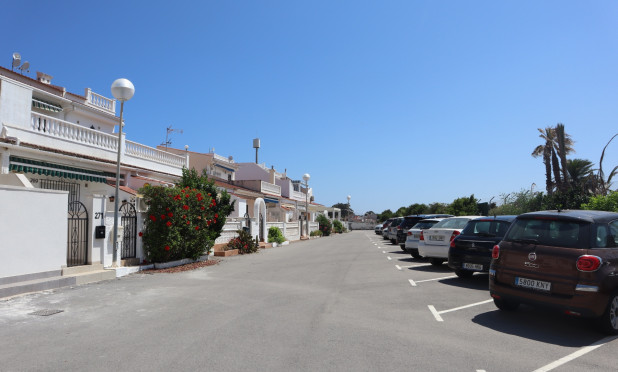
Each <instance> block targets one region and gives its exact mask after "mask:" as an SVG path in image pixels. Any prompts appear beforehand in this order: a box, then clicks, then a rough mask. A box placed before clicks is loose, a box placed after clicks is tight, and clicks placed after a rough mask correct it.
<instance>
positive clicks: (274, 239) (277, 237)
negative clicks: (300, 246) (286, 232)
mask: <svg viewBox="0 0 618 372" xmlns="http://www.w3.org/2000/svg"><path fill="white" fill-rule="evenodd" d="M284 241H285V237H284V236H283V234H282V233H281V230H279V228H278V227H277V226H271V227H270V228H269V229H268V242H269V243H278V244H281V243H283V242H284Z"/></svg>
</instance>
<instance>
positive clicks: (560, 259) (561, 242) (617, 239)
mask: <svg viewBox="0 0 618 372" xmlns="http://www.w3.org/2000/svg"><path fill="white" fill-rule="evenodd" d="M617 272H618V213H615V212H601V211H583V210H564V211H560V210H559V211H541V212H532V213H525V214H522V215H520V216H518V217H517V219H515V221H514V222H513V223H512V224H511V227H510V229H509V230H508V231H507V233H506V235H505V236H504V238H503V239H502V241H501V242H500V243H499V244H498V245H496V246H495V247H494V248H493V252H492V261H491V267H490V270H489V293H490V294H491V297H493V299H494V303H495V304H496V306H497V307H498V308H499V309H500V310H515V309H516V308H517V307H518V305H519V304H520V303H526V304H530V305H539V306H547V307H551V308H555V309H558V310H561V311H563V312H565V313H566V314H570V315H575V316H583V317H594V318H597V321H598V324H599V326H600V327H601V329H602V330H603V331H604V332H606V333H609V334H618V276H616V273H617Z"/></svg>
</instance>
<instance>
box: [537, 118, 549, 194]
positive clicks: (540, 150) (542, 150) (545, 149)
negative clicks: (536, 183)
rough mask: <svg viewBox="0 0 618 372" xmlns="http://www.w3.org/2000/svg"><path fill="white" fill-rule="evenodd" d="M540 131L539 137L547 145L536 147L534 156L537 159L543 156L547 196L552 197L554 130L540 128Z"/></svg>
mask: <svg viewBox="0 0 618 372" xmlns="http://www.w3.org/2000/svg"><path fill="white" fill-rule="evenodd" d="M538 130H539V132H540V133H541V134H539V137H541V138H542V139H543V140H544V141H545V143H544V144H542V145H538V146H537V147H535V149H534V151H532V156H533V157H535V158H538V157H539V156H543V164H544V165H545V189H546V190H547V195H551V194H552V192H553V189H554V184H553V182H552V179H551V168H552V164H551V162H552V152H553V149H554V146H553V143H554V128H552V127H547V128H545V129H544V130H543V129H541V128H538Z"/></svg>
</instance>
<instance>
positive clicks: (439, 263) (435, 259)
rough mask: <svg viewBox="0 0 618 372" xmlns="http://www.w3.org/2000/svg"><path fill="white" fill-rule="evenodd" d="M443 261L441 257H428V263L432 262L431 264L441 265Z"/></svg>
mask: <svg viewBox="0 0 618 372" xmlns="http://www.w3.org/2000/svg"><path fill="white" fill-rule="evenodd" d="M443 262H444V260H443V259H442V258H430V259H429V263H430V264H432V265H433V266H440V265H442V263H443Z"/></svg>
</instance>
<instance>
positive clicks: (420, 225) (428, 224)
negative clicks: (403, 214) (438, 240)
mask: <svg viewBox="0 0 618 372" xmlns="http://www.w3.org/2000/svg"><path fill="white" fill-rule="evenodd" d="M437 223H438V221H419V222H418V223H417V224H416V225H414V227H412V228H413V229H428V228H430V227H432V226H433V225H435V224H437Z"/></svg>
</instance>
